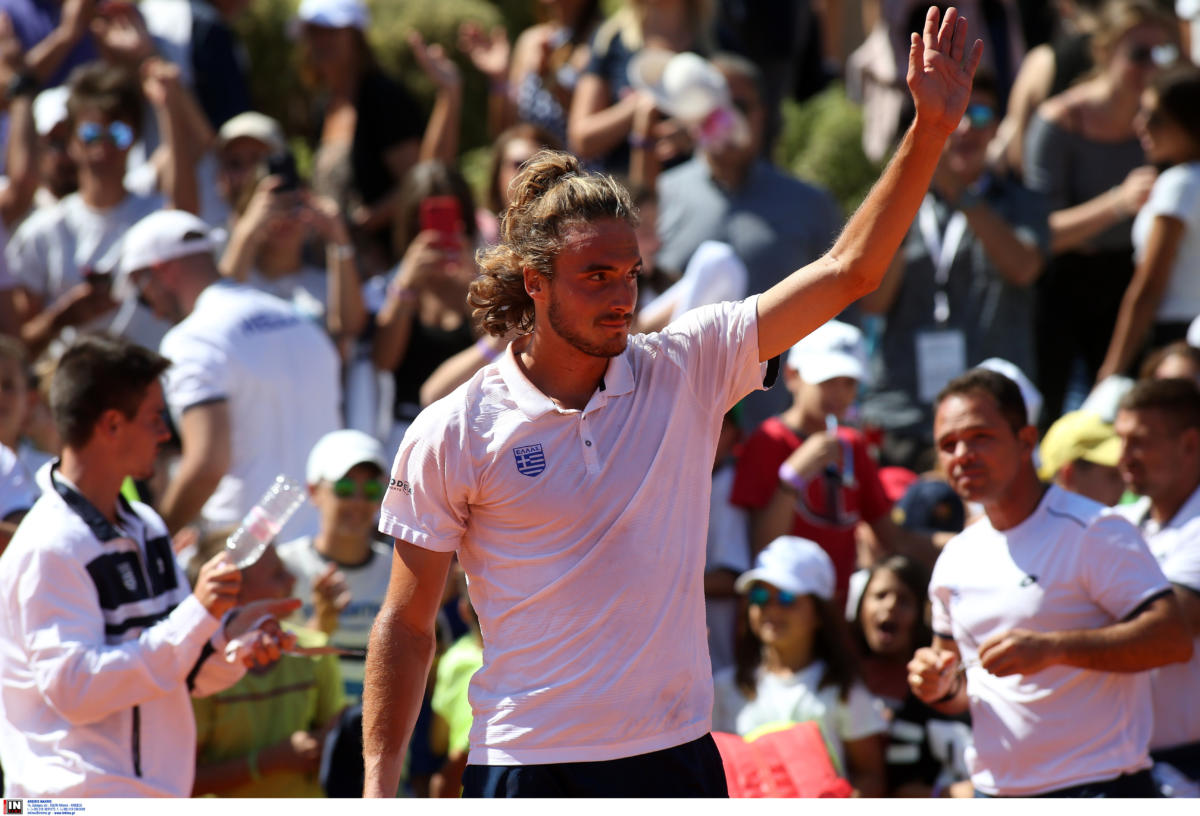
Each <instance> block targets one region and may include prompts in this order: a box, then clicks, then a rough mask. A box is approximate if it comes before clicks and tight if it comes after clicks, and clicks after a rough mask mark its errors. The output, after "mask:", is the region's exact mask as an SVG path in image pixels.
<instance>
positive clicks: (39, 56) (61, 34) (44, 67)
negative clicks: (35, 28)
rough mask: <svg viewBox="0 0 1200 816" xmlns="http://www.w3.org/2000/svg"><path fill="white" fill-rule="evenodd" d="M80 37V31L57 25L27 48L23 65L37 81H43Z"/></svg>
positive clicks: (81, 35)
mask: <svg viewBox="0 0 1200 816" xmlns="http://www.w3.org/2000/svg"><path fill="white" fill-rule="evenodd" d="M82 38H83V32H82V31H72V30H69V29H67V28H64V27H62V26H59V27H58V28H56V29H54V30H53V31H51V32H50V34H49V35H47V36H46V37H45V38H44V39H43V40H41V42H39V43H38V44H37V45H35V46H33V47H32V48H30V49H29V51H28V53H26V55H25V65H26V67H27V68H28V69H29V70H30V71H32V72H33V75H34V76H36V77H37V78H38V81H39V82H42V83H44V82H46V81H47V80H48V79H50V75H51V74H53V73H54V72H55V71H57V70H58V68H59V66H60V65H62V64H63V60H65V59H66V58H67V56H68V55H69V54H70V53H71V49H72V48H74V47H75V46H76V44H77V43H78V42H79V41H80V40H81V39H82Z"/></svg>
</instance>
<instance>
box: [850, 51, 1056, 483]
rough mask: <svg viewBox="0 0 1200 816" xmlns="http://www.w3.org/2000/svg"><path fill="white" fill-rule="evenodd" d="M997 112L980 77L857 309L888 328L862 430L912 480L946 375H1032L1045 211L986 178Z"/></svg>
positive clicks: (1013, 186)
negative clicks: (912, 214)
mask: <svg viewBox="0 0 1200 816" xmlns="http://www.w3.org/2000/svg"><path fill="white" fill-rule="evenodd" d="M999 104H1000V100H999V97H998V95H997V92H996V86H995V83H994V81H993V80H992V79H991V78H989V77H988V76H987V75H986V74H984V75H981V76H977V77H976V78H975V85H974V87H973V88H972V89H971V104H970V105H969V106H968V107H967V115H966V116H964V117H963V121H962V122H961V123H960V124H959V129H958V130H957V131H956V132H955V133H954V134H953V135H952V136H951V137H950V140H949V142H947V144H946V149H945V151H943V153H942V160H941V162H940V163H939V164H938V170H937V172H936V173H935V174H934V177H933V184H932V190H931V193H930V194H929V195H928V196H926V198H925V201H924V202H923V203H922V204H921V210H920V212H919V213H918V215H917V220H916V223H915V224H914V225H913V228H912V229H911V230H910V231H909V237H908V241H907V242H906V244H905V246H904V247H903V248H902V249H901V251H900V252H898V253H897V254H896V257H895V258H894V259H893V261H892V266H891V268H890V269H889V270H888V275H887V277H885V278H884V280H883V283H882V284H880V286H879V288H878V289H876V290H875V291H874V292H872V293H871V294H869V295H867V296H866V297H864V298H863V299H862V301H861V302H860V303H861V305H862V308H863V311H866V312H869V313H872V314H878V315H883V316H884V317H885V318H886V319H885V321H884V328H883V333H882V335H881V337H880V340H879V343H878V346H877V354H876V358H877V359H876V360H875V361H874V370H875V372H876V373H877V374H878V375H879V377H878V381H877V382H876V383H875V387H874V388H873V389H872V391H871V393H870V395H869V396H868V397H867V398H866V399H865V400H864V404H863V416H864V420H865V421H866V422H868V423H870V424H872V425H875V426H877V427H880V428H883V429H884V431H885V434H886V435H885V438H884V444H883V453H884V459H885V461H887V462H890V463H896V464H901V465H904V466H906V467H910V468H913V469H916V470H920V469H923V468H922V464H923V463H922V462H921V461H920V458H921V457H922V455H924V454H925V452H926V451H928V450H929V448H930V447H931V446H932V442H933V440H932V438H931V437H930V427H931V421H932V417H933V413H932V404H933V398H934V397H935V396H937V393H938V390H939V389H940V388H941V387H942V386H943V385H945V384H946V383H947V382H948V381H949V380H950V379H951V378H952V377H955V376H957V375H959V374H961V373H962V372H964V371H966V370H967V367H968V366H973V365H977V364H979V363H980V362H981V361H983V360H985V359H987V358H989V357H993V356H999V357H1003V358H1005V359H1006V360H1009V361H1011V362H1012V363H1014V364H1015V365H1016V366H1017V367H1018V368H1020V369H1021V370H1023V371H1032V370H1033V368H1032V367H1033V364H1034V334H1033V308H1034V289H1033V284H1034V282H1035V281H1036V280H1037V279H1038V276H1039V274H1040V273H1041V270H1042V266H1043V264H1044V262H1045V258H1046V254H1047V253H1048V251H1049V244H1050V236H1049V227H1048V226H1047V220H1046V219H1047V215H1048V209H1047V204H1046V201H1045V199H1044V198H1043V197H1042V196H1040V195H1037V194H1034V193H1031V192H1030V191H1029V190H1028V189H1026V188H1025V187H1023V186H1022V185H1021V184H1019V183H1017V182H1015V181H1012V180H1010V179H1006V178H1003V177H1001V176H997V175H994V174H992V173H991V172H989V171H988V169H987V146H988V143H989V142H990V141H991V139H992V137H993V136H995V134H996V127H997V122H998V121H999V113H1000V108H999Z"/></svg>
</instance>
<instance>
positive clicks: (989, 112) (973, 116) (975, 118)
mask: <svg viewBox="0 0 1200 816" xmlns="http://www.w3.org/2000/svg"><path fill="white" fill-rule="evenodd" d="M964 116H965V117H966V119H967V123H968V124H969V125H970V126H971V129H972V130H982V129H983V128H985V127H989V126H990V125H991V124H992V123H994V122H995V121H996V109H995V108H993V107H992V106H991V105H984V104H981V103H978V102H976V103H974V104H971V105H967V111H966V113H965V114H964Z"/></svg>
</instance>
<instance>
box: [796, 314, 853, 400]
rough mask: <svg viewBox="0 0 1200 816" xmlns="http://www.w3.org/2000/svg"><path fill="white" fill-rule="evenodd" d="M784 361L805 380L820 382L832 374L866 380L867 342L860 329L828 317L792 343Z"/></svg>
mask: <svg viewBox="0 0 1200 816" xmlns="http://www.w3.org/2000/svg"><path fill="white" fill-rule="evenodd" d="M787 364H788V367H789V368H794V369H795V370H796V373H798V374H799V375H800V379H802V380H804V381H805V382H806V383H812V384H814V385H815V384H817V383H823V382H825V381H826V380H832V379H833V378H834V377H853V378H854V379H856V380H858V381H859V382H865V381H866V379H867V345H866V342H865V341H864V340H863V334H862V332H861V331H859V330H858V329H856V328H855V327H854V326H851V325H850V324H849V323H842V322H840V321H838V320H830V321H829V322H828V323H826V324H825V325H823V326H819V327H817V328H816V329H814V330H813V331H812V332H810V333H809V334H808V336H807V337H805V338H804V339H802V340H801V341H800V342H799V343H797V344H796V345H794V346H792V349H791V351H789V352H788V356H787Z"/></svg>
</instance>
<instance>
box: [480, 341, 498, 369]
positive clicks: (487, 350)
mask: <svg viewBox="0 0 1200 816" xmlns="http://www.w3.org/2000/svg"><path fill="white" fill-rule="evenodd" d="M475 350H476V351H478V352H479V353H480V354H482V355H483V359H485V360H487V361H488V362H489V363H491V362H495V360H496V358H497V357H499V356H500V352H498V351H496V350H495V349H494V348H492V344H491V343H489V342H488V338H486V337H480V338H479V339H478V340H476V341H475Z"/></svg>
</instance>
